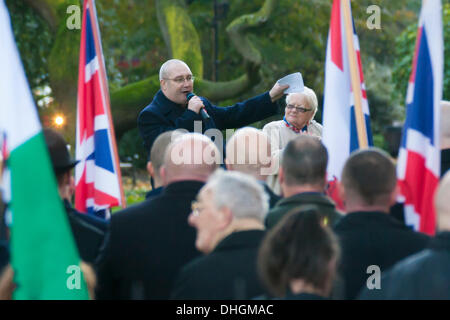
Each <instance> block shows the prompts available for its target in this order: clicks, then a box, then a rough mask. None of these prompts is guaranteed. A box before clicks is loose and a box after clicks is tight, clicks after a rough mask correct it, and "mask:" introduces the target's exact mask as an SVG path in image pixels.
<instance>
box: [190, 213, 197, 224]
mask: <svg viewBox="0 0 450 320" xmlns="http://www.w3.org/2000/svg"><path fill="white" fill-rule="evenodd" d="M195 218H196V216H195V214H194V213H193V212H191V213H190V214H189V216H188V224H189V225H190V226H192V227H194V226H195V220H196V219H195Z"/></svg>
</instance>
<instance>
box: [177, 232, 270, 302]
mask: <svg viewBox="0 0 450 320" xmlns="http://www.w3.org/2000/svg"><path fill="white" fill-rule="evenodd" d="M263 237H264V231H262V230H249V231H239V232H234V233H232V234H230V235H229V236H227V237H226V238H225V239H223V240H222V241H220V242H219V244H218V245H217V246H216V248H215V249H214V250H213V251H212V252H211V253H210V254H208V255H206V256H203V257H200V258H197V259H195V260H194V261H192V262H191V263H189V264H188V265H186V266H185V267H184V268H183V269H182V270H181V272H180V274H179V276H178V278H177V281H176V284H175V286H174V290H173V292H172V299H196V300H197V299H201V300H208V299H212V300H217V299H226V300H232V299H251V298H253V297H256V296H260V295H262V294H263V293H264V291H263V289H262V286H261V284H260V280H259V278H258V274H257V269H256V259H257V255H258V247H259V245H260V243H261V241H262V239H263Z"/></svg>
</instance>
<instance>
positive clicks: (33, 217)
mask: <svg viewBox="0 0 450 320" xmlns="http://www.w3.org/2000/svg"><path fill="white" fill-rule="evenodd" d="M0 43H1V44H2V49H1V50H0V70H1V77H0V99H1V103H0V137H1V139H0V150H1V152H2V157H0V159H1V158H3V161H4V162H6V168H3V172H1V171H0V177H1V178H2V179H1V181H2V185H1V187H2V190H3V195H4V196H5V195H6V197H5V198H6V199H4V200H5V201H6V202H8V203H7V205H8V208H9V210H10V213H12V225H11V263H12V267H13V270H14V282H15V283H16V285H17V289H16V290H15V291H14V298H15V299H33V300H34V299H88V298H89V296H88V292H87V287H86V283H85V282H84V280H83V278H82V277H81V276H82V273H81V269H80V267H79V264H80V257H79V254H78V250H77V247H76V245H75V240H74V238H73V235H72V231H71V228H70V225H69V221H68V218H67V214H66V212H65V210H64V207H63V202H62V200H61V198H60V196H59V194H58V189H57V184H56V179H55V175H54V173H53V168H52V165H51V162H50V157H49V155H48V151H47V147H46V145H45V140H44V136H43V134H42V128H41V124H40V123H39V118H38V114H37V110H36V107H35V104H34V101H33V97H32V95H31V91H30V88H29V87H28V83H27V79H26V76H25V72H24V70H23V67H22V63H21V61H20V57H19V52H18V51H17V47H16V44H15V41H14V35H13V32H12V28H11V24H10V18H9V15H8V12H7V9H6V6H5V3H4V2H3V0H0ZM77 269H78V270H79V273H78V276H79V279H78V281H77V280H76V279H75V282H78V284H79V286H78V285H76V283H75V286H72V284H73V283H71V270H77ZM73 276H75V277H76V276H77V275H76V274H75V275H73Z"/></svg>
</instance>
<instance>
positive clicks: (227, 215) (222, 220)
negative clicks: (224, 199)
mask: <svg viewBox="0 0 450 320" xmlns="http://www.w3.org/2000/svg"><path fill="white" fill-rule="evenodd" d="M218 220H219V221H218V225H217V226H218V227H219V228H220V229H221V230H223V229H225V228H227V227H228V226H229V225H230V224H231V222H232V221H233V213H232V212H231V210H230V209H229V208H227V207H223V208H222V209H221V210H219V219H218Z"/></svg>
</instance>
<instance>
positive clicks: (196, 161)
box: [161, 133, 220, 186]
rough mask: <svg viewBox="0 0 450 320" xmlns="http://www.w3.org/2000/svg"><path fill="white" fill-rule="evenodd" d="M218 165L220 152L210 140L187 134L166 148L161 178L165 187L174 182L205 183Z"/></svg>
mask: <svg viewBox="0 0 450 320" xmlns="http://www.w3.org/2000/svg"><path fill="white" fill-rule="evenodd" d="M219 163H220V151H219V149H217V147H216V145H215V144H214V143H213V142H212V141H211V140H210V139H208V138H207V137H205V136H203V135H201V134H199V133H187V134H184V135H183V136H181V137H179V138H178V139H176V140H175V141H174V142H172V143H171V144H170V145H169V146H168V147H167V150H166V153H165V155H164V164H163V166H162V167H161V178H162V180H163V183H164V185H166V186H167V185H168V184H170V183H172V182H176V181H185V180H198V181H206V180H207V179H208V177H209V176H210V175H211V174H212V173H213V172H214V171H215V170H216V169H217V168H218V166H219Z"/></svg>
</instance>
